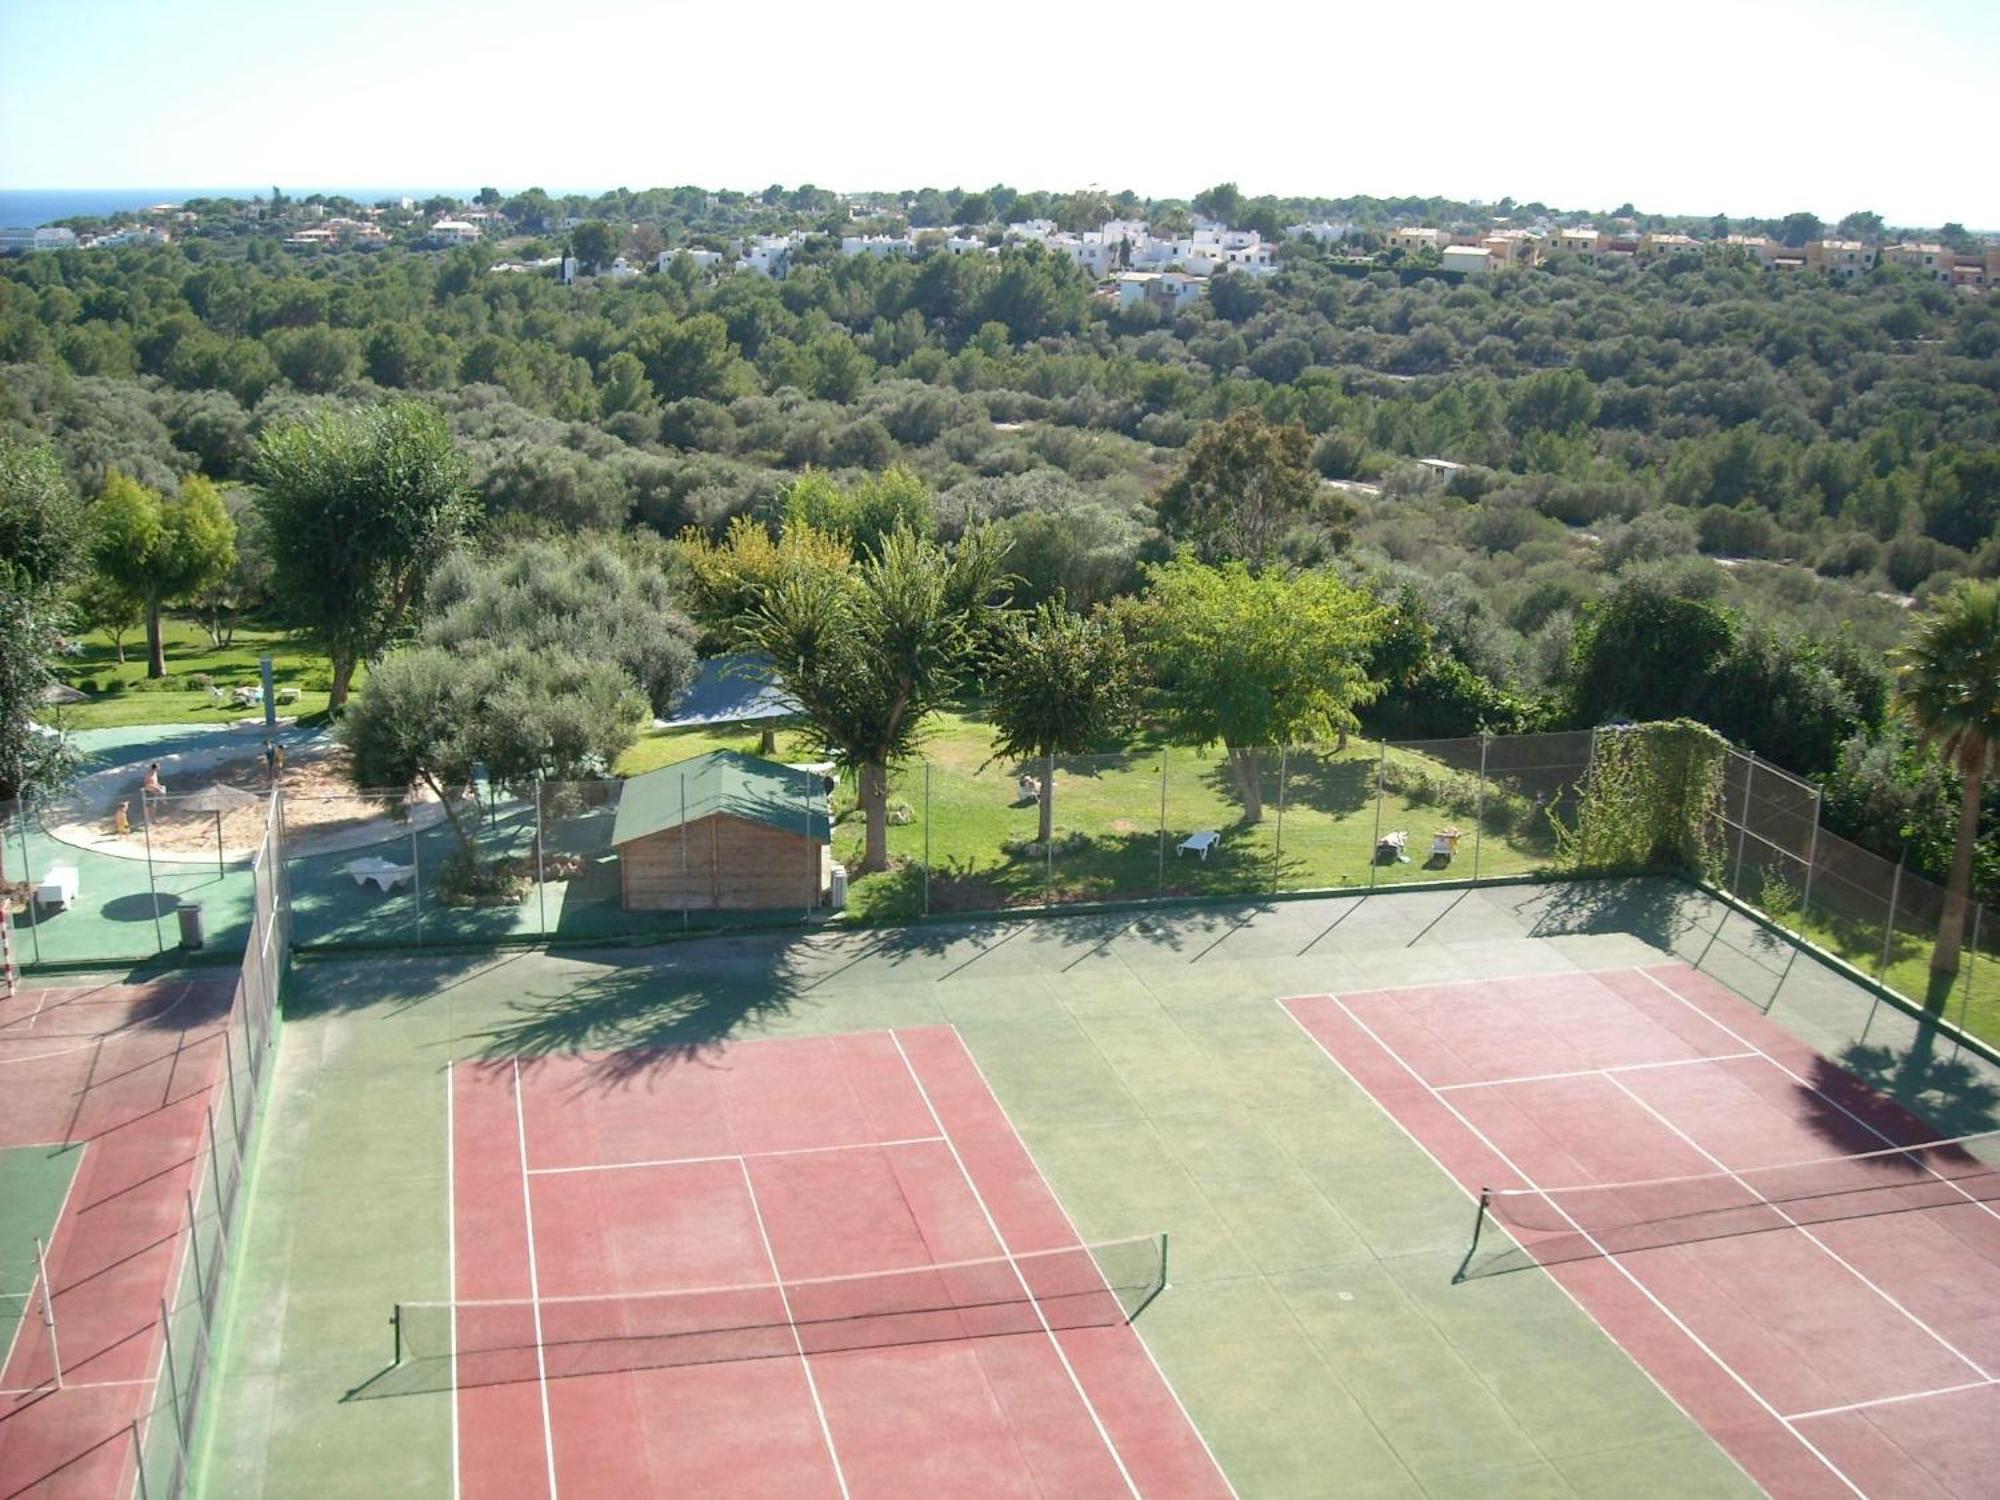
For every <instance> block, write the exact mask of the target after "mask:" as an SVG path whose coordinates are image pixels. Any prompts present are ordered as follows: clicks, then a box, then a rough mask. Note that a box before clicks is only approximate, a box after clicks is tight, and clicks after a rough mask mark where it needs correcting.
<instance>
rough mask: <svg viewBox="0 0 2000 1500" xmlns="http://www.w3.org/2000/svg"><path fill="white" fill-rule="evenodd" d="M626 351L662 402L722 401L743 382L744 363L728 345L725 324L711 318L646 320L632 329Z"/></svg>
mask: <svg viewBox="0 0 2000 1500" xmlns="http://www.w3.org/2000/svg"><path fill="white" fill-rule="evenodd" d="M631 350H632V353H634V354H635V355H637V356H638V359H639V363H640V365H641V366H642V367H643V368H644V369H645V371H646V378H647V379H648V380H649V381H651V382H652V384H653V389H654V391H655V392H657V393H658V395H659V397H660V399H661V400H662V401H679V400H682V399H684V398H686V397H689V396H702V397H706V398H708V399H710V400H721V399H723V398H725V397H727V396H730V395H733V394H736V393H737V391H738V390H739V388H741V387H742V385H743V383H744V376H743V360H742V357H741V356H740V355H739V354H738V353H737V352H736V348H735V346H734V345H733V344H731V343H730V342H729V325H728V324H726V323H724V322H723V321H722V319H721V318H719V317H717V316H716V315H715V314H714V313H702V314H700V315H698V316H696V317H692V318H686V319H679V320H677V319H674V318H667V317H656V318H648V319H646V320H645V321H644V322H642V323H640V324H639V325H638V326H637V327H636V328H634V329H633V331H632V339H631Z"/></svg>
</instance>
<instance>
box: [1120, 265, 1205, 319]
mask: <svg viewBox="0 0 2000 1500" xmlns="http://www.w3.org/2000/svg"><path fill="white" fill-rule="evenodd" d="M1207 290H1208V283H1207V282H1205V281H1203V280H1202V279H1201V278H1200V277H1199V276H1190V275H1188V274H1187V273H1186V272H1184V271H1124V272H1121V273H1120V274H1119V276H1118V305H1119V307H1121V308H1127V307H1136V306H1138V305H1139V304H1140V303H1142V302H1149V303H1151V304H1152V305H1153V306H1155V307H1158V308H1161V309H1163V310H1164V311H1166V312H1170V313H1173V312H1179V311H1180V310H1181V309H1182V308H1183V307H1186V306H1187V305H1188V304H1189V303H1190V302H1196V301H1199V300H1200V299H1201V297H1202V296H1203V294H1204V293H1206V292H1207Z"/></svg>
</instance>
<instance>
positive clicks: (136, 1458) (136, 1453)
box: [127, 1417, 152, 1500]
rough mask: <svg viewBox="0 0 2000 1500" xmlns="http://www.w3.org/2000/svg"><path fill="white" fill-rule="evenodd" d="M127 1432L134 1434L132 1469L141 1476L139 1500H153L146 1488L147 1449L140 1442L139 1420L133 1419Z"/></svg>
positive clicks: (138, 1492)
mask: <svg viewBox="0 0 2000 1500" xmlns="http://www.w3.org/2000/svg"><path fill="white" fill-rule="evenodd" d="M127 1431H129V1432H130V1433H131V1434H132V1468H133V1471H134V1472H135V1473H137V1474H138V1476H139V1484H138V1489H137V1495H138V1500H152V1496H151V1494H150V1493H149V1492H148V1490H147V1488H146V1448H145V1445H144V1444H143V1443H141V1442H140V1441H139V1419H138V1418H137V1417H134V1418H133V1419H132V1425H131V1426H130V1427H129V1428H128V1429H127Z"/></svg>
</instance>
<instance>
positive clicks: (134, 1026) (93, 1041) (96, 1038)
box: [0, 982, 228, 1068]
mask: <svg viewBox="0 0 2000 1500" xmlns="http://www.w3.org/2000/svg"><path fill="white" fill-rule="evenodd" d="M194 991H195V986H194V984H193V982H188V983H184V984H183V985H182V986H181V993H180V998H179V999H177V1000H175V1001H173V1002H172V1003H171V1004H169V1005H165V1006H162V1007H161V1008H160V1009H159V1010H157V1011H155V1012H153V1013H152V1014H150V1015H147V1016H141V1017H134V1018H133V1019H132V1020H129V1021H127V1022H126V1023H125V1024H124V1025H122V1026H114V1027H112V1028H111V1029H110V1030H109V1031H93V1032H89V1033H85V1034H81V1039H80V1040H79V1041H78V1042H77V1043H76V1045H75V1046H73V1047H55V1048H52V1049H51V1050H49V1051H47V1052H37V1053H34V1054H32V1055H31V1056H28V1057H0V1068H7V1067H12V1066H14V1065H15V1064H16V1063H37V1062H47V1061H48V1060H49V1059H50V1058H52V1057H69V1056H71V1055H72V1054H74V1053H78V1052H82V1051H84V1050H85V1049H86V1048H90V1047H96V1046H100V1045H102V1044H103V1043H104V1042H106V1041H108V1040H109V1039H110V1038H112V1037H114V1036H123V1035H124V1034H125V1033H126V1032H128V1031H137V1030H138V1029H139V1028H140V1027H142V1026H144V1027H151V1026H153V1025H154V1024H155V1023H156V1022H158V1021H159V1020H160V1018H161V1017H163V1016H168V1015H172V1014H173V1013H174V1012H175V1011H177V1010H179V1009H180V1008H181V1006H182V1005H184V1004H185V1003H186V1002H187V999H188V997H189V996H190V995H192V994H193V993H194ZM40 1013H41V1012H40V1008H39V1007H37V1009H36V1014H37V1015H39V1014H40ZM227 1025H228V1018H227V1017H224V1018H223V1020H222V1021H220V1022H217V1023H216V1029H218V1030H220V1029H221V1028H222V1027H224V1026H227ZM187 1034H188V1032H187V1028H185V1027H183V1028H182V1030H181V1035H182V1036H186V1035H187ZM21 1040H23V1038H20V1037H9V1036H0V1041H7V1042H15V1041H21ZM37 1040H39V1038H37ZM150 1061H151V1062H158V1061H159V1059H158V1058H153V1059H150Z"/></svg>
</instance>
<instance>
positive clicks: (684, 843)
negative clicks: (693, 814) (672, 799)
mask: <svg viewBox="0 0 2000 1500" xmlns="http://www.w3.org/2000/svg"><path fill="white" fill-rule="evenodd" d="M679 776H680V783H681V931H682V932H686V931H687V930H688V927H689V926H690V925H691V923H692V921H693V919H692V917H691V916H690V915H689V912H688V891H689V886H688V874H689V871H690V870H691V869H692V868H693V867H692V866H691V865H689V864H688V775H687V772H686V771H682V772H680V773H679Z"/></svg>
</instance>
